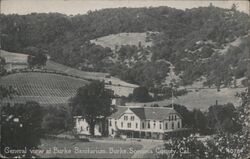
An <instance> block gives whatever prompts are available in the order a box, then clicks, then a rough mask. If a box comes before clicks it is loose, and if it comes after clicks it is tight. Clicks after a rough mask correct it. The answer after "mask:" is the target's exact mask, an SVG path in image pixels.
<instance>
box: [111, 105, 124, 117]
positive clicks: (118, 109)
mask: <svg viewBox="0 0 250 159" xmlns="http://www.w3.org/2000/svg"><path fill="white" fill-rule="evenodd" d="M127 109H128V107H116V111H115V112H114V113H112V114H111V115H110V116H109V118H115V119H117V118H119V117H120V116H121V115H122V113H124V112H125V111H126V110H127Z"/></svg>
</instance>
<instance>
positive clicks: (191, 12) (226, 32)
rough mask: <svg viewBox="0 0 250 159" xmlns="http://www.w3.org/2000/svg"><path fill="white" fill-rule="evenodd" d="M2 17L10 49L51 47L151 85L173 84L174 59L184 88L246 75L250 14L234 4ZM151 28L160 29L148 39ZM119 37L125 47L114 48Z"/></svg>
mask: <svg viewBox="0 0 250 159" xmlns="http://www.w3.org/2000/svg"><path fill="white" fill-rule="evenodd" d="M0 20H1V26H2V27H1V28H2V35H1V38H2V48H3V49H5V50H8V51H14V52H24V53H25V52H28V53H37V52H41V53H46V54H49V55H50V56H51V59H52V60H53V61H55V62H58V63H60V64H63V65H67V66H70V67H74V68H77V69H79V70H83V71H92V72H105V73H110V74H111V75H112V76H114V77H117V78H119V79H121V80H123V81H126V82H128V83H133V84H136V85H141V86H146V87H148V88H149V90H155V89H160V88H162V87H163V85H165V84H166V83H168V82H166V79H169V78H167V76H169V70H170V68H169V66H170V64H172V65H173V66H174V67H175V69H174V71H175V74H176V76H178V78H179V79H180V80H179V82H178V83H176V84H177V85H180V86H185V85H190V84H192V83H193V82H195V81H196V80H197V79H199V78H201V77H205V79H206V81H204V86H208V87H211V86H212V87H213V86H216V87H218V89H219V88H220V87H231V86H232V85H233V83H234V81H235V80H234V79H241V78H243V77H245V75H246V70H247V61H246V60H245V59H246V58H248V53H249V47H248V46H249V42H250V36H249V28H250V21H249V15H247V14H244V13H242V12H239V11H237V10H236V9H235V8H234V7H232V8H231V9H222V8H217V7H215V6H213V5H210V6H208V7H199V8H192V9H187V10H178V9H174V8H169V7H156V8H154V7H151V8H113V9H102V10H98V11H93V12H88V14H85V15H76V16H66V15H63V14H58V13H50V14H36V13H33V14H29V15H1V16H0ZM147 32H151V33H157V34H154V35H150V36H146V40H145V34H146V33H147ZM119 35H120V37H119ZM16 37H18V38H16ZM147 38H149V39H150V40H149V39H147ZM148 40H149V41H148ZM138 41H141V45H139V42H138ZM130 42H131V43H132V44H133V45H126V44H130ZM117 43H118V44H121V46H120V47H119V46H118V47H117V49H115V50H114V47H115V46H116V45H117ZM123 44H124V45H123ZM144 46H148V47H144ZM114 52H115V53H114ZM166 62H167V63H166ZM167 86H169V83H168V85H167ZM159 91H161V90H159Z"/></svg>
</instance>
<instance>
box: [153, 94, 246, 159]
mask: <svg viewBox="0 0 250 159" xmlns="http://www.w3.org/2000/svg"><path fill="white" fill-rule="evenodd" d="M237 96H238V97H240V98H241V99H242V105H241V106H240V107H239V109H236V111H237V113H238V114H239V116H238V117H239V118H236V120H237V123H239V124H241V127H242V128H243V129H239V130H238V131H235V132H233V133H231V132H230V133H228V132H224V131H223V130H222V131H220V132H219V133H217V134H215V135H213V136H210V138H207V139H205V140H204V139H203V140H199V139H198V138H196V137H194V136H190V137H187V138H182V139H180V138H173V139H171V140H170V141H169V142H167V143H166V144H165V150H169V151H168V152H169V153H168V154H161V155H159V156H158V158H165V159H166V158H171V159H172V158H178V159H180V158H199V159H203V158H207V159H220V158H230V159H234V158H235V159H236V158H245V157H246V156H247V155H248V153H249V148H250V143H249V127H248V126H249V97H250V96H249V90H248V89H247V90H246V91H245V92H242V93H239V94H238V95H237ZM212 108H214V107H212ZM229 108H230V104H229ZM231 108H232V106H231ZM231 108H230V109H231Z"/></svg>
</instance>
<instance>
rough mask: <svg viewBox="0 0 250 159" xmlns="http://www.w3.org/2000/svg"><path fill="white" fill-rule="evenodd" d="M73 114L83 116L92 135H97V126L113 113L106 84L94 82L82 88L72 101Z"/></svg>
mask: <svg viewBox="0 0 250 159" xmlns="http://www.w3.org/2000/svg"><path fill="white" fill-rule="evenodd" d="M70 101H71V106H72V114H73V115H81V116H83V117H84V118H85V119H86V121H87V122H88V124H89V126H90V134H91V135H95V132H94V128H95V124H96V122H97V121H98V120H100V118H104V119H105V118H106V117H107V116H109V115H110V114H111V112H112V109H111V95H110V93H109V90H107V89H105V85H104V82H100V81H93V82H91V83H89V84H88V85H86V86H83V87H80V88H79V89H78V90H77V94H76V96H75V97H73V98H72V99H71V100H70Z"/></svg>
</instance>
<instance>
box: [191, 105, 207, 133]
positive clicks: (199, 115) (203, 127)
mask: <svg viewBox="0 0 250 159" xmlns="http://www.w3.org/2000/svg"><path fill="white" fill-rule="evenodd" d="M192 116H193V122H192V124H193V129H194V130H195V131H197V132H200V133H202V134H204V133H207V130H208V129H207V118H206V116H205V115H204V113H203V112H202V111H200V109H194V110H193V111H192Z"/></svg>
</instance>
